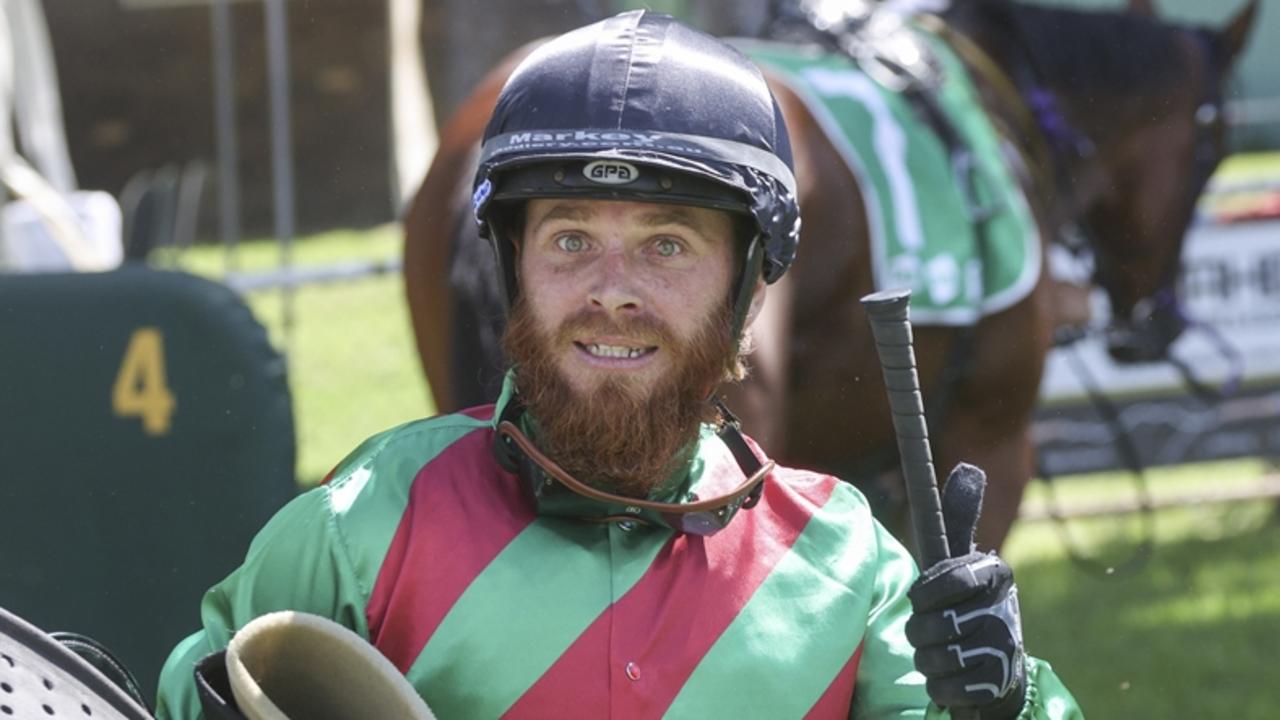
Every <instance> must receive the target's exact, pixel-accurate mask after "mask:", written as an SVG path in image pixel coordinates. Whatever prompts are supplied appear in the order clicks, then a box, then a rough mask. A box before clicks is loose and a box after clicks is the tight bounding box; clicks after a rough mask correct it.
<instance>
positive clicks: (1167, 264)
mask: <svg viewBox="0 0 1280 720" xmlns="http://www.w3.org/2000/svg"><path fill="white" fill-rule="evenodd" d="M1134 5H1136V6H1138V7H1137V8H1136V9H1145V10H1146V11H1147V12H1149V10H1150V7H1149V4H1148V3H1146V2H1136V3H1134ZM1257 5H1258V2H1257V0H1251V2H1250V3H1249V4H1248V5H1246V6H1245V7H1244V8H1243V9H1242V10H1241V11H1240V12H1239V13H1238V14H1237V15H1236V17H1235V18H1234V19H1233V20H1231V21H1230V22H1229V23H1228V24H1227V25H1226V26H1225V27H1224V28H1223V29H1220V30H1210V29H1204V28H1181V27H1174V26H1168V25H1159V24H1158V23H1157V22H1156V21H1155V20H1154V18H1153V17H1151V16H1150V15H1147V14H1142V15H1140V16H1139V17H1140V18H1141V19H1145V20H1146V21H1147V22H1149V23H1150V24H1151V26H1152V27H1153V28H1162V29H1163V30H1164V33H1163V35H1164V37H1165V38H1167V40H1165V41H1164V43H1161V41H1160V40H1159V37H1160V36H1161V33H1159V32H1157V31H1155V30H1153V31H1152V34H1151V35H1152V37H1151V40H1152V43H1153V44H1156V45H1163V47H1166V48H1168V50H1167V51H1166V52H1167V53H1168V54H1167V55H1166V56H1165V57H1167V61H1166V63H1167V65H1166V67H1167V68H1168V70H1167V71H1166V73H1167V75H1165V76H1163V77H1160V76H1159V75H1153V77H1152V82H1151V83H1150V84H1149V85H1148V86H1147V87H1148V88H1149V89H1148V90H1147V91H1145V92H1136V93H1133V94H1131V95H1130V99H1129V100H1127V101H1125V102H1116V104H1115V105H1114V106H1113V105H1111V103H1112V102H1113V101H1115V100H1118V98H1110V99H1106V103H1107V104H1105V105H1104V104H1102V103H1097V104H1096V105H1095V108H1094V109H1095V111H1096V112H1098V113H1100V115H1102V116H1103V117H1101V118H1099V119H1101V120H1102V121H1103V122H1104V123H1114V130H1111V131H1108V130H1107V129H1102V128H1098V129H1097V130H1095V135H1094V136H1095V137H1097V138H1098V139H1099V141H1102V140H1103V139H1104V138H1105V139H1106V141H1107V142H1108V144H1107V145H1106V146H1102V145H1099V147H1098V148H1097V150H1096V161H1095V165H1094V169H1093V171H1092V172H1093V173H1094V177H1095V178H1096V181H1097V182H1098V191H1099V192H1098V194H1097V195H1096V197H1095V199H1094V202H1093V203H1091V204H1088V205H1086V206H1085V207H1083V208H1079V210H1080V211H1081V217H1082V219H1083V221H1084V222H1083V225H1084V226H1085V227H1087V228H1088V230H1089V232H1090V234H1092V235H1093V236H1094V237H1093V239H1094V243H1093V245H1094V247H1093V252H1094V259H1095V268H1096V276H1095V277H1096V280H1097V282H1098V283H1099V284H1100V285H1101V286H1102V287H1103V289H1104V290H1105V291H1106V292H1107V295H1108V297H1109V299H1110V302H1111V308H1112V319H1111V321H1110V323H1109V325H1108V327H1107V333H1106V340H1107V349H1108V351H1109V352H1110V354H1111V355H1112V357H1114V358H1115V359H1116V360H1118V361H1121V362H1150V361H1154V360H1158V359H1161V358H1164V357H1166V356H1167V353H1168V349H1169V346H1170V345H1171V344H1172V343H1173V341H1174V340H1176V339H1177V338H1178V336H1179V334H1180V333H1181V332H1182V330H1183V329H1184V328H1185V326H1186V323H1187V319H1186V316H1185V315H1184V314H1183V313H1182V310H1181V305H1180V303H1179V299H1178V295H1177V292H1178V290H1177V281H1178V275H1179V269H1180V258H1181V252H1182V244H1183V237H1184V235H1185V234H1186V231H1187V228H1188V226H1189V225H1190V224H1191V221H1192V218H1193V216H1194V213H1195V206H1196V200H1197V198H1198V197H1199V195H1200V193H1201V192H1202V191H1203V190H1204V187H1205V184H1206V183H1207V182H1208V180H1209V177H1210V176H1211V175H1212V174H1213V171H1214V169H1215V168H1216V167H1217V165H1218V163H1219V161H1221V159H1222V157H1223V155H1224V154H1225V149H1226V148H1225V135H1226V122H1225V120H1226V117H1225V115H1226V114H1225V112H1224V109H1223V85H1224V84H1225V82H1226V80H1227V75H1228V73H1229V71H1230V69H1231V67H1232V65H1233V64H1234V62H1235V60H1236V58H1237V57H1238V56H1239V54H1240V52H1241V50H1242V49H1243V47H1244V44H1245V39H1246V37H1247V36H1248V31H1249V27H1250V25H1251V24H1252V22H1253V19H1254V16H1255V14H1256V10H1257ZM1165 43H1167V44H1165ZM1157 56H1159V55H1157ZM1134 62H1136V63H1146V62H1150V58H1143V57H1137V56H1135V57H1134Z"/></svg>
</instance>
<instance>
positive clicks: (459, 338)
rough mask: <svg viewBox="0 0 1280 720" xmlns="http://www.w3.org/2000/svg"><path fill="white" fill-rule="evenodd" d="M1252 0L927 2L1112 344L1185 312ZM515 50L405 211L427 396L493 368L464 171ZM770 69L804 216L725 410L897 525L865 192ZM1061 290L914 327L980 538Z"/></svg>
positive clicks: (450, 129)
mask: <svg viewBox="0 0 1280 720" xmlns="http://www.w3.org/2000/svg"><path fill="white" fill-rule="evenodd" d="M1257 5H1258V0H1250V2H1249V3H1248V4H1247V5H1246V6H1244V7H1243V9H1241V10H1240V11H1239V12H1238V13H1237V14H1236V15H1235V16H1234V17H1233V19H1231V20H1230V21H1228V22H1227V23H1226V24H1225V25H1224V26H1223V27H1222V28H1215V29H1211V28H1200V27H1184V26H1178V25H1173V24H1167V23H1164V22H1162V21H1160V20H1159V19H1157V18H1156V17H1155V15H1154V13H1153V11H1152V8H1151V7H1150V4H1149V2H1146V1H1143V0H1132V1H1131V3H1130V7H1129V8H1128V9H1127V10H1126V11H1123V12H1114V11H1112V12H1101V11H1099V12H1086V11H1080V10H1070V9H1061V8H1050V7H1040V6H1031V5H1023V4H1020V3H1015V2H1012V1H1011V0H966V1H963V2H956V3H954V4H953V6H952V7H951V8H949V9H947V10H946V11H945V12H943V13H941V14H940V15H938V16H926V17H927V18H932V19H935V20H936V26H937V31H938V34H939V35H940V36H941V37H943V38H944V39H946V41H947V42H948V44H949V45H950V46H951V47H952V48H953V49H955V51H956V53H957V54H958V55H959V56H960V57H961V58H962V59H963V61H964V63H965V65H966V66H967V68H968V70H969V71H970V74H971V76H972V78H973V82H974V84H975V85H976V86H977V88H978V89H979V92H980V96H981V101H982V105H983V107H984V110H985V112H986V114H987V116H988V117H989V118H990V119H991V121H992V123H993V124H994V126H995V127H996V129H997V130H998V131H999V133H1000V135H1001V137H1002V139H1003V141H1004V146H1005V149H1006V151H1007V156H1008V162H1009V167H1010V168H1011V170H1012V171H1013V173H1014V175H1015V176H1016V177H1017V178H1018V180H1019V184H1020V185H1021V188H1022V190H1023V192H1024V195H1025V198H1026V200H1027V203H1028V206H1029V207H1030V210H1031V212H1032V214H1033V215H1034V219H1035V225H1036V226H1037V227H1038V230H1039V235H1040V238H1041V243H1042V245H1047V243H1048V242H1050V241H1051V239H1054V238H1058V237H1060V236H1061V235H1063V234H1064V231H1065V230H1066V229H1071V230H1072V231H1073V232H1072V233H1071V234H1072V235H1074V236H1076V237H1083V238H1085V241H1086V244H1087V245H1088V248H1089V250H1090V251H1091V253H1092V256H1093V258H1094V265H1095V267H1096V273H1095V277H1094V280H1095V281H1096V282H1097V283H1098V284H1099V285H1101V287H1103V288H1104V289H1105V290H1106V293H1107V295H1108V297H1109V298H1110V304H1111V311H1112V315H1113V317H1112V318H1111V321H1110V325H1109V328H1108V341H1109V349H1110V350H1111V352H1112V354H1113V355H1115V356H1116V357H1117V358H1121V359H1126V360H1149V359H1154V358H1157V357H1160V356H1162V355H1163V354H1165V353H1167V350H1168V346H1169V344H1170V343H1172V342H1173V340H1174V339H1175V338H1176V337H1177V334H1178V332H1179V331H1180V330H1181V324H1180V320H1179V318H1180V315H1179V314H1178V309H1177V307H1176V294H1175V289H1176V280H1177V275H1178V270H1179V267H1180V263H1179V259H1180V252H1181V246H1182V238H1183V235H1184V234H1185V232H1186V230H1187V227H1188V225H1189V223H1190V221H1191V219H1192V216H1193V212H1194V206H1195V202H1196V199H1197V197H1198V196H1199V194H1200V193H1201V191H1202V190H1203V188H1204V185H1205V183H1206V182H1207V180H1208V179H1209V176H1210V175H1211V174H1212V172H1213V170H1214V168H1215V167H1216V165H1217V164H1218V162H1219V161H1220V160H1221V158H1222V156H1223V154H1224V144H1223V140H1224V133H1225V131H1226V127H1225V121H1224V120H1225V119H1224V113H1223V112H1222V106H1221V103H1222V93H1223V85H1224V83H1225V81H1226V79H1227V77H1228V74H1229V72H1230V70H1231V68H1232V65H1233V63H1234V61H1235V60H1236V58H1237V57H1238V56H1239V54H1240V52H1241V51H1242V49H1243V47H1244V45H1245V40H1246V38H1247V36H1248V32H1249V29H1250V26H1251V25H1252V22H1253V18H1254V16H1255V14H1256V10H1257ZM825 40H830V38H825ZM530 50H531V47H525V48H522V49H520V50H517V51H516V52H514V53H513V54H511V55H510V56H509V57H508V58H506V59H505V60H504V61H503V62H502V63H501V64H500V65H499V66H498V67H496V68H495V69H494V70H493V71H491V73H490V74H489V75H488V76H487V77H486V78H485V79H484V80H483V81H482V83H481V84H480V85H479V86H478V87H477V88H476V90H475V91H474V92H473V93H472V95H471V96H470V97H469V98H468V100H467V101H466V102H465V103H464V104H463V105H462V107H461V108H460V109H459V111H458V112H457V113H456V114H455V115H454V117H453V118H452V119H451V120H450V122H449V123H448V124H447V125H446V126H445V127H444V129H443V131H442V132H441V135H440V143H439V150H438V152H437V155H436V157H435V159H434V161H433V163H432V165H431V168H430V170H429V172H428V174H427V176H426V179H425V180H424V182H423V184H422V186H421V188H420V190H419V191H418V193H417V195H416V197H415V199H414V201H413V203H412V205H411V207H410V209H409V211H408V214H407V216H406V219H405V249H404V273H405V284H406V292H407V296H408V301H409V307H410V311H411V316H412V320H413V326H414V330H415V333H416V338H417V343H418V350H419V353H420V357H421V359H422V363H423V368H424V370H425V372H426V374H427V378H428V381H429V383H430V386H431V389H432V392H433V394H434V396H435V400H436V406H437V410H438V411H440V412H451V411H454V410H457V409H460V408H462V407H466V406H468V405H472V404H478V403H484V402H490V401H492V400H493V399H494V397H496V393H497V388H498V386H499V384H500V379H501V370H502V367H503V361H502V357H501V352H500V347H499V339H500V337H501V332H502V326H503V322H504V318H503V311H502V304H501V302H500V299H499V295H498V290H497V288H496V283H495V282H494V279H495V278H496V275H495V273H496V270H495V269H494V261H493V257H492V253H491V250H490V249H489V248H488V246H487V243H485V242H483V241H481V240H480V239H479V238H478V235H477V233H476V229H475V226H474V222H473V220H472V218H471V214H470V193H471V184H470V183H471V178H472V175H473V172H474V168H475V165H476V161H477V157H478V149H479V140H480V138H481V136H482V133H483V129H484V125H485V122H486V120H487V118H488V115H489V113H490V111H491V109H492V107H493V105H494V102H495V100H496V97H497V94H498V92H499V90H500V89H501V87H502V84H503V82H504V81H505V79H506V78H507V76H508V75H509V74H510V72H511V71H512V70H513V69H514V67H515V65H516V64H517V63H518V62H519V61H520V60H521V59H522V58H523V57H524V56H525V55H526V54H527V53H528V52H529V51H530ZM766 74H767V75H769V73H768V71H766ZM770 85H771V87H772V89H773V91H774V94H775V95H776V96H777V98H778V101H779V103H780V104H781V107H782V110H783V113H784V115H785V118H786V122H787V125H788V127H789V129H790V133H791V141H792V146H793V150H794V154H795V163H796V178H797V181H798V183H799V196H800V206H801V211H802V214H803V218H804V225H803V229H802V237H801V245H800V252H799V254H798V257H797V260H796V262H795V265H794V266H793V267H792V269H791V271H790V272H789V273H788V274H787V275H786V276H785V277H784V278H783V279H782V280H781V281H779V282H778V283H777V284H776V285H774V286H771V287H770V289H769V296H768V301H767V302H766V303H765V306H764V309H763V311H762V313H761V315H760V317H759V318H758V319H757V321H756V324H755V326H754V327H753V330H752V332H753V334H754V339H755V347H756V349H755V351H754V352H753V354H752V356H751V365H752V368H753V371H752V375H751V377H750V378H749V379H748V380H747V381H746V382H745V383H743V384H741V385H739V386H737V387H735V388H733V389H732V390H730V391H729V398H728V400H729V407H731V408H733V409H734V411H735V412H736V414H737V415H738V416H739V417H740V418H741V419H742V422H743V426H744V429H745V430H746V431H747V432H748V433H749V434H751V435H752V436H754V437H756V438H757V439H759V440H760V441H761V444H762V446H763V447H764V448H765V449H766V451H768V452H769V453H770V454H771V456H772V457H774V458H775V459H777V460H778V461H780V462H783V463H785V464H788V465H793V466H799V467H810V468H815V469H820V470H824V471H827V472H832V473H834V474H837V475H839V476H841V477H844V478H845V479H847V480H850V481H852V482H855V483H856V484H858V485H859V487H861V488H862V489H863V490H864V492H866V493H867V494H868V496H869V497H871V498H872V501H873V504H875V505H877V506H878V508H879V510H878V514H879V515H880V517H881V519H882V520H884V521H885V522H886V523H887V524H888V525H889V526H890V528H892V529H894V531H895V533H896V534H897V535H898V536H899V537H901V538H905V537H907V532H906V531H905V525H903V523H904V522H905V513H903V512H902V510H903V508H902V505H903V503H902V499H903V497H904V493H903V492H902V490H901V481H900V478H899V477H898V475H897V473H896V468H897V461H896V446H895V442H894V436H893V429H892V428H893V426H892V422H891V419H890V417H889V409H888V404H887V401H886V399H885V393H884V387H883V379H882V375H881V371H880V367H879V364H878V359H877V356H876V352H875V349H874V343H873V341H872V338H871V335H870V328H869V326H868V323H867V318H866V316H865V314H864V311H863V310H862V308H861V306H860V305H859V303H858V299H859V298H860V297H862V296H863V295H864V294H866V293H869V292H871V291H873V290H875V289H877V288H876V287H875V279H874V277H873V272H872V258H871V257H870V250H869V240H868V235H869V220H868V207H867V205H868V203H867V202H866V201H865V200H864V194H863V193H862V192H860V188H859V179H858V177H857V175H856V173H855V172H854V171H853V170H851V168H850V166H849V165H848V164H847V163H845V162H844V161H842V159H841V155H840V152H839V151H838V150H837V148H836V145H835V143H834V141H833V139H832V138H831V137H828V135H827V134H826V133H825V132H824V128H823V126H822V125H821V124H820V123H819V121H818V119H817V118H816V117H815V115H814V114H813V113H812V112H811V111H810V109H809V108H808V107H807V106H806V104H805V102H804V101H803V99H802V98H801V97H800V96H799V95H798V93H797V92H796V91H794V90H793V89H792V88H791V87H789V86H788V85H787V84H786V83H784V82H782V81H781V79H780V78H778V77H776V76H772V75H770ZM926 202H927V198H926V199H924V202H922V205H923V204H925V203H926ZM1044 249H1045V248H1043V247H1042V250H1044ZM1044 256H1045V253H1043V252H1042V253H1041V257H1044ZM1057 289H1058V286H1057V284H1056V283H1055V281H1054V280H1053V278H1051V277H1050V274H1049V272H1048V270H1047V269H1046V267H1045V264H1044V263H1041V266H1040V268H1039V271H1038V275H1036V276H1035V278H1034V283H1033V287H1031V288H1030V290H1029V291H1028V292H1027V293H1026V295H1025V296H1024V297H1022V298H1021V299H1020V300H1018V301H1017V302H1016V303H1014V304H1012V305H1010V306H1008V307H1005V308H1003V309H1001V310H999V311H998V312H993V313H991V314H987V315H985V316H982V317H980V318H978V319H977V320H976V322H973V323H972V324H970V325H966V326H959V327H957V326H943V325H922V324H919V323H916V325H915V327H914V332H915V342H916V356H917V359H918V362H919V374H920V378H921V382H922V389H923V393H924V396H925V398H926V403H927V404H928V405H929V407H930V415H929V422H930V428H931V430H930V433H931V436H932V442H933V453H934V458H935V461H936V463H937V465H938V467H940V468H944V469H945V468H949V467H951V466H953V465H954V464H955V463H957V462H959V461H961V460H964V461H967V462H971V463H974V464H977V465H979V466H980V467H982V468H983V469H985V470H986V471H987V474H988V479H989V484H988V489H987V496H986V505H985V509H984V513H983V516H982V521H981V524H980V526H979V533H978V540H979V544H980V545H981V546H983V547H985V548H998V547H999V546H1000V545H1001V543H1002V542H1003V541H1004V539H1005V537H1006V536H1007V534H1008V532H1009V530H1010V527H1011V526H1012V524H1013V522H1014V520H1015V518H1016V517H1017V512H1018V506H1019V503H1020V501H1021V498H1022V493H1023V490H1024V488H1025V486H1026V484H1027V483H1028V481H1029V480H1030V478H1031V477H1032V475H1033V472H1034V470H1033V467H1034V456H1033V452H1034V451H1033V447H1032V442H1031V437H1030V424H1031V416H1032V412H1033V410H1034V407H1035V404H1036V400H1037V396H1038V390H1039V386H1040V379H1041V374H1042V371H1043V367H1044V361H1045V357H1046V354H1047V353H1048V351H1049V349H1050V347H1051V345H1052V342H1053V334H1054V330H1055V326H1056V325H1057V324H1059V323H1060V322H1061V318H1060V317H1059V311H1060V310H1061V308H1062V307H1063V306H1064V303H1063V302H1062V300H1061V296H1059V295H1057V294H1056V293H1057Z"/></svg>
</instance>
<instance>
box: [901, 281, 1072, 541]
mask: <svg viewBox="0 0 1280 720" xmlns="http://www.w3.org/2000/svg"><path fill="white" fill-rule="evenodd" d="M1046 287H1047V286H1046V285H1045V284H1044V283H1043V282H1042V283H1041V284H1040V285H1039V286H1038V287H1037V289H1036V290H1035V291H1034V292H1033V293H1032V294H1031V295H1030V296H1029V297H1028V298H1027V299H1025V300H1023V301H1022V302H1020V303H1018V304H1017V305H1015V306H1013V307H1012V308H1009V309H1007V310H1004V311H1002V312H999V313H996V314H994V315H991V316H989V317H987V318H985V319H983V320H982V321H981V322H980V323H979V324H978V325H977V326H976V327H975V328H974V329H973V332H974V333H975V335H974V337H973V340H972V342H971V343H970V344H969V347H968V349H967V351H966V354H967V356H968V357H967V359H966V367H965V371H964V376H963V377H962V378H961V379H960V380H959V382H958V383H957V384H956V385H955V387H954V388H953V389H952V390H951V396H950V397H949V398H948V399H947V404H946V408H945V414H944V416H943V418H942V422H941V425H940V427H939V429H940V432H939V437H938V438H936V440H935V445H934V451H935V463H936V465H937V468H938V473H939V475H941V476H942V477H940V478H939V481H941V480H942V479H943V478H944V477H945V474H946V473H947V472H949V471H950V470H951V468H952V467H954V466H955V464H956V463H958V462H961V461H964V462H970V463H973V464H974V465H977V466H979V467H981V468H982V469H983V470H985V471H986V473H987V492H986V499H985V501H984V505H983V513H982V519H981V521H980V522H979V525H978V545H979V546H980V547H981V548H983V549H999V548H1000V546H1001V545H1002V544H1003V543H1004V540H1005V538H1006V537H1007V536H1008V534H1009V530H1010V528H1011V527H1012V526H1013V522H1014V520H1015V519H1017V516H1018V506H1019V504H1020V503H1021V501H1022V494H1023V491H1024V490H1025V489H1026V486H1027V483H1028V481H1029V480H1030V479H1031V476H1032V474H1033V473H1034V454H1033V452H1034V451H1033V448H1032V442H1031V433H1030V427H1031V417H1032V412H1033V411H1034V409H1035V406H1036V402H1037V399H1038V395H1039V389H1040V377H1041V375H1042V373H1043V370H1044V358H1045V355H1046V354H1047V353H1048V349H1049V344H1050V332H1049V323H1048V322H1047V321H1046V314H1045V310H1046V308H1044V305H1045V302H1044V300H1043V298H1045V297H1046V295H1045V293H1044V292H1043V291H1044V290H1045V288H1046ZM937 333H953V334H954V333H955V331H954V330H949V329H944V328H921V332H920V335H923V336H928V335H930V334H937ZM936 382H937V381H936V380H935V383H936ZM927 390H929V388H928V387H926V391H927ZM934 391H935V392H936V391H938V390H937V389H935V390H934Z"/></svg>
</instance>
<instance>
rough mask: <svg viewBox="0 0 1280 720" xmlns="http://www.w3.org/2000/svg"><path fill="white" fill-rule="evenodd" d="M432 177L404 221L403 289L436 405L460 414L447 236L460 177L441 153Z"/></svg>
mask: <svg viewBox="0 0 1280 720" xmlns="http://www.w3.org/2000/svg"><path fill="white" fill-rule="evenodd" d="M446 152H448V151H447V150H445V149H444V148H443V147H442V148H441V150H440V152H438V153H437V156H436V159H435V161H434V162H433V163H432V169H431V173H429V174H428V175H427V180H426V181H425V182H423V184H422V187H420V188H419V189H418V192H417V194H416V195H415V196H414V198H413V202H412V203H411V204H410V206H409V211H408V213H407V214H406V215H405V219H404V269H403V273H404V289H405V298H406V300H408V303H409V317H410V320H411V322H412V323H413V333H414V339H415V341H416V342H417V346H418V357H419V359H420V360H421V361H422V369H423V372H425V373H426V376H427V384H428V386H429V387H430V390H431V394H432V395H433V396H434V399H435V407H436V412H441V413H445V412H452V411H454V410H456V409H458V405H457V403H456V402H455V400H454V398H453V393H452V388H451V387H450V382H449V379H450V378H451V377H452V375H453V365H452V357H451V353H450V350H449V333H450V331H451V322H450V313H451V309H452V307H453V305H452V300H451V299H450V293H449V257H450V254H449V242H450V238H449V232H448V229H449V227H450V225H451V223H450V221H449V220H450V219H449V215H450V211H451V208H450V205H452V203H451V202H450V198H451V196H452V194H453V189H452V187H451V186H450V181H451V180H452V178H453V176H454V175H455V174H456V172H448V170H450V169H453V168H452V167H446V165H450V163H449V162H448V160H447V159H446V158H445V157H444V156H442V155H441V154H440V153H446Z"/></svg>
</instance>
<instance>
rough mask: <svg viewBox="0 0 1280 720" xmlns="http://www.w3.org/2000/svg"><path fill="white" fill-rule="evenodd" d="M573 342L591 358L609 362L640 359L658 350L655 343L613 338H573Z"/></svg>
mask: <svg viewBox="0 0 1280 720" xmlns="http://www.w3.org/2000/svg"><path fill="white" fill-rule="evenodd" d="M573 344H574V346H575V347H577V348H578V351H579V352H581V353H583V354H584V355H586V356H588V357H589V358H591V359H592V360H597V361H601V360H602V361H606V362H610V363H613V362H617V361H627V360H642V359H646V358H648V357H650V356H652V355H653V354H654V353H656V352H658V347H657V346H656V345H639V344H635V343H633V342H626V341H621V340H616V339H613V338H609V339H607V340H606V339H600V340H591V341H582V340H575V341H574V343H573Z"/></svg>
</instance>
